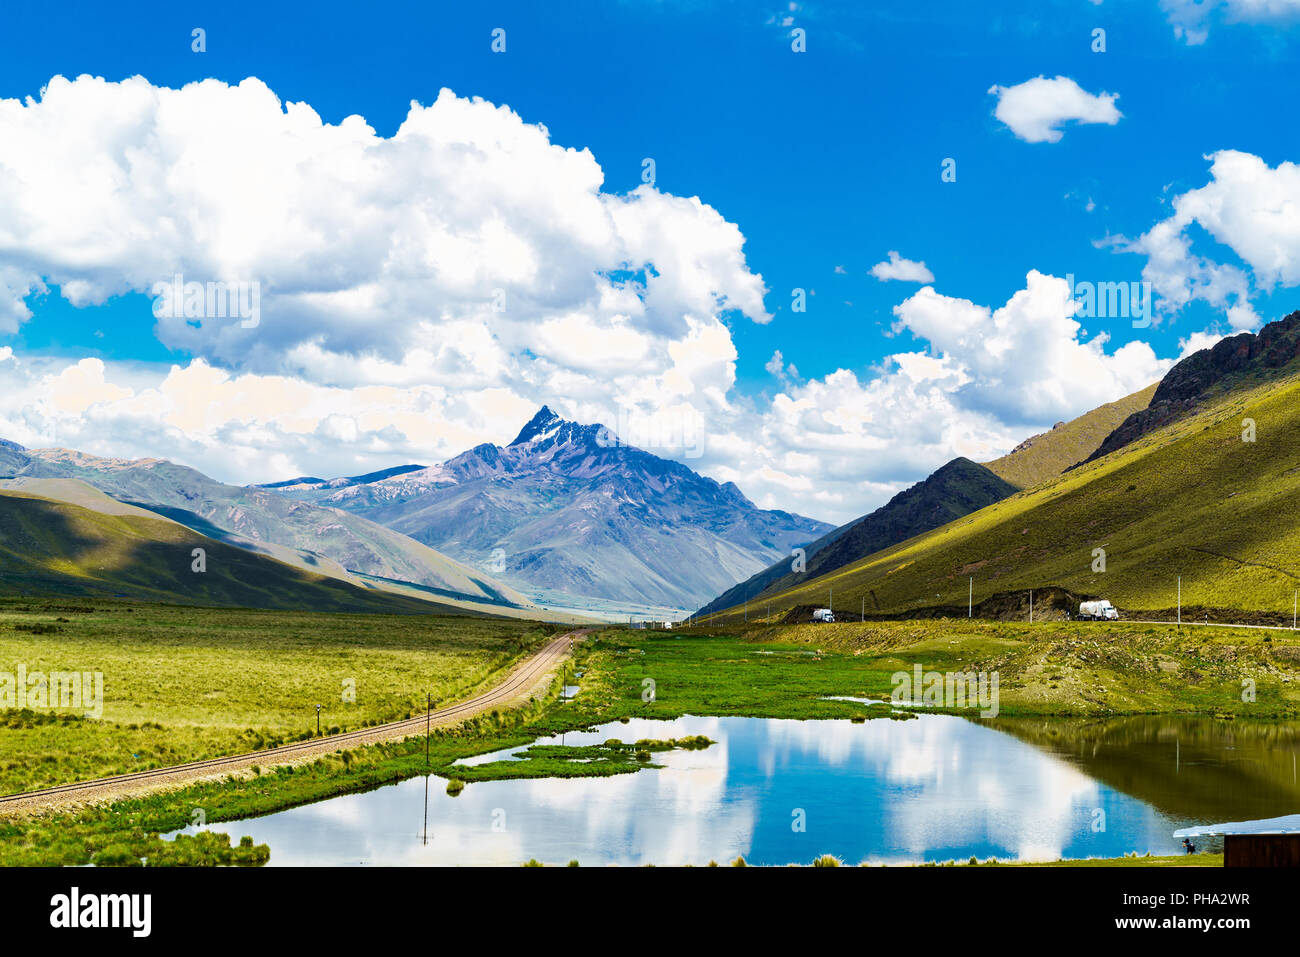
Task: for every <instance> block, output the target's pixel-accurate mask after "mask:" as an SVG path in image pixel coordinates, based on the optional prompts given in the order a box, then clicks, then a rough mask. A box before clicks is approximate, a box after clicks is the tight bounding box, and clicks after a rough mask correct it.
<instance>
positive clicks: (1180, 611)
mask: <svg viewBox="0 0 1300 957" xmlns="http://www.w3.org/2000/svg"><path fill="white" fill-rule="evenodd" d="M1182 623H1183V576H1182V575H1179V576H1178V624H1180V625H1181V624H1182Z"/></svg>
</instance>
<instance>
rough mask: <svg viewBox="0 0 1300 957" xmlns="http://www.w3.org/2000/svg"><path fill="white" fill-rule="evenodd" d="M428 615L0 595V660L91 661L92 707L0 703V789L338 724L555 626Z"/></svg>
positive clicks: (179, 758) (402, 711) (420, 698)
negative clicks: (99, 680)
mask: <svg viewBox="0 0 1300 957" xmlns="http://www.w3.org/2000/svg"><path fill="white" fill-rule="evenodd" d="M555 630H556V629H555V628H554V627H553V626H550V625H539V624H537V623H535V622H534V623H530V622H520V621H506V620H490V619H485V618H469V617H456V616H434V615H420V616H412V615H370V614H323V613H322V614H315V613H310V612H285V611H258V610H240V609H211V608H185V607H179V606H169V605H146V604H127V603H125V602H111V601H103V600H98V601H95V602H93V603H89V602H87V603H85V604H80V603H74V602H73V601H69V600H62V599H59V600H49V601H40V600H28V599H7V600H0V672H7V673H9V674H13V675H16V673H17V670H18V667H19V666H20V665H23V666H25V668H26V670H27V671H28V672H29V673H30V672H34V671H41V672H51V671H78V672H101V673H102V674H103V689H104V700H103V713H102V715H101V716H100V717H99V719H98V720H96V719H94V718H89V717H86V716H85V715H84V714H83V713H81V712H80V711H79V710H78V711H74V710H71V709H55V710H42V709H30V708H29V709H26V710H18V709H8V710H4V711H0V792H2V793H5V794H10V793H14V792H17V791H25V790H31V789H33V788H40V787H48V786H51V785H55V784H62V783H66V782H69V781H75V780H83V779H87V778H95V777H102V776H105V775H110V774H121V773H126V772H130V771H141V770H146V769H151V768H159V767H166V766H169V765H175V764H181V763H184V762H187V761H193V760H198V759H202V758H209V757H216V756H219V755H223V754H232V753H239V752H244V751H251V750H256V749H259V748H265V747H271V746H275V745H279V744H282V743H284V742H288V741H294V740H301V739H304V738H307V737H311V736H314V735H315V733H316V724H317V722H316V705H318V704H319V705H321V711H320V726H321V731H322V733H324V734H330V733H336V732H338V731H349V730H354V729H357V728H361V727H367V726H370V725H374V724H381V723H383V722H386V721H393V720H397V719H399V718H404V717H408V716H409V715H411V714H413V713H417V712H420V711H423V710H424V709H425V707H426V700H427V698H426V696H427V695H432V696H433V699H434V701H435V702H437V701H451V700H453V699H461V698H465V697H469V696H470V695H471V694H473V693H474V692H475V691H476V690H478V689H479V688H481V687H483V686H485V685H486V684H489V683H491V682H492V681H494V680H498V679H499V677H500V676H501V675H502V673H503V671H504V670H505V669H507V668H508V667H509V666H510V665H511V664H512V663H514V662H515V661H517V660H519V659H520V658H521V657H522V656H524V655H525V654H527V653H529V652H531V651H532V650H534V649H536V648H538V647H539V646H540V645H541V644H542V643H543V642H544V641H545V639H546V638H548V637H549V636H550V635H552V634H554V633H555Z"/></svg>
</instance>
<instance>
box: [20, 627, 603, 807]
mask: <svg viewBox="0 0 1300 957" xmlns="http://www.w3.org/2000/svg"><path fill="white" fill-rule="evenodd" d="M585 634H586V632H585V631H572V632H568V633H566V634H563V635H559V636H557V637H555V638H553V639H551V641H550V642H548V643H547V645H546V647H544V648H542V650H541V651H538V652H537V653H536V654H534V655H533V656H532V657H530V658H527V659H525V660H524V661H522V662H521V663H520V664H518V665H516V666H515V668H514V669H513V670H512V671H511V673H510V675H509V676H508V677H507V678H506V679H505V681H503V682H501V684H499V685H497V686H495V687H494V688H491V689H490V690H488V691H485V692H483V693H482V694H480V695H477V696H476V697H473V698H470V699H469V700H468V701H463V702H461V703H460V704H455V705H450V706H448V707H446V708H441V709H439V710H437V711H434V712H433V713H432V714H431V715H423V714H422V715H419V716H418V717H414V718H405V719H403V720H401V721H393V722H391V723H389V724H381V725H376V726H375V727H372V728H361V729H360V730H357V731H348V732H345V733H343V734H335V735H331V736H330V737H328V738H312V739H310V740H307V741H299V742H296V743H294V744H285V745H281V746H280V747H278V748H268V749H266V750H263V751H251V752H248V753H246V754H232V755H227V756H226V757H221V758H211V759H209V760H207V761H193V762H190V763H189V764H178V765H174V766H173V767H168V768H154V769H153V770H150V771H135V772H133V773H131V774H118V775H114V776H112V777H107V778H97V779H95V780H93V781H78V782H75V783H73V784H61V785H59V786H58V787H52V788H44V789H42V790H39V791H23V792H21V793H19V794H10V795H7V796H5V797H0V814H4V813H6V812H15V811H31V810H37V809H43V808H48V807H55V806H59V805H66V804H89V803H95V802H98V801H103V800H106V799H110V798H112V799H116V798H119V797H123V796H126V795H130V794H139V793H143V792H147V791H153V790H158V789H161V788H164V787H175V786H177V785H180V784H187V783H190V782H192V781H197V780H201V779H203V778H210V777H214V776H218V777H219V776H223V775H226V774H230V773H232V772H234V771H240V770H244V769H246V768H250V767H252V766H253V765H257V766H258V767H273V766H275V765H277V764H291V763H295V762H300V761H303V760H307V759H310V758H315V757H318V756H320V755H322V754H329V753H330V752H333V751H344V750H347V749H348V748H355V747H359V746H361V745H365V744H376V743H378V742H380V741H392V740H396V739H399V738H407V737H410V736H412V735H414V734H420V733H423V732H424V730H425V728H426V727H427V726H429V725H445V724H459V723H460V722H461V721H464V720H465V719H467V718H472V717H474V716H475V715H478V714H482V713H483V712H485V711H489V710H491V709H492V708H499V707H502V706H505V705H509V704H510V703H511V702H514V701H516V700H518V699H520V698H523V697H525V696H528V695H529V694H530V692H532V690H533V689H534V687H535V686H536V685H537V684H538V683H539V682H540V681H541V679H542V678H543V677H545V676H546V675H547V674H549V673H550V672H551V671H552V670H554V669H555V667H556V665H558V664H559V663H560V661H561V660H563V659H564V658H565V657H566V656H567V655H568V653H569V649H570V648H571V647H572V645H573V642H574V641H575V640H576V639H578V638H581V637H582V636H583V635H585Z"/></svg>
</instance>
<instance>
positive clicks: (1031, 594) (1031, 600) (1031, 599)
mask: <svg viewBox="0 0 1300 957" xmlns="http://www.w3.org/2000/svg"><path fill="white" fill-rule="evenodd" d="M1029 623H1030V624H1031V625H1032V624H1033V623H1034V590H1033V589H1032V588H1031V589H1029Z"/></svg>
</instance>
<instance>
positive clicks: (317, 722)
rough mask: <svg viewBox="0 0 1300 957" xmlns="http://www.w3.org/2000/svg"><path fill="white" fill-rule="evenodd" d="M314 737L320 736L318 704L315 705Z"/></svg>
mask: <svg viewBox="0 0 1300 957" xmlns="http://www.w3.org/2000/svg"><path fill="white" fill-rule="evenodd" d="M316 737H318V738H319V737H320V705H316Z"/></svg>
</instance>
